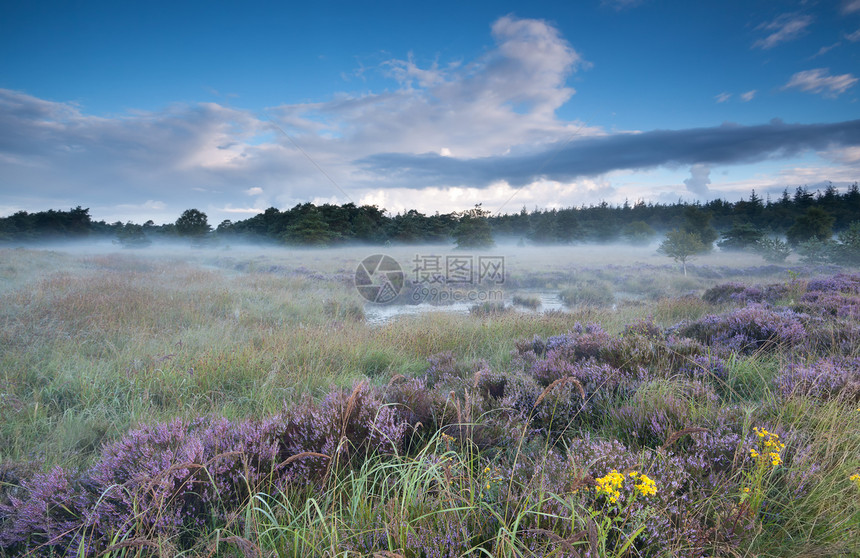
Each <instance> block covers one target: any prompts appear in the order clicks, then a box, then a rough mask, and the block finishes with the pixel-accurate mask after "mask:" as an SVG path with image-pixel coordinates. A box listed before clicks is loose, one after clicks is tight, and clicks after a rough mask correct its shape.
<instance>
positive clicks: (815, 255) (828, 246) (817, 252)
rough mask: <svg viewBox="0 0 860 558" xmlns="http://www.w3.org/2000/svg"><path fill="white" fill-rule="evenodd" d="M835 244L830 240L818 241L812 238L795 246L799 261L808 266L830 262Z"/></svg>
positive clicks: (834, 251) (834, 250)
mask: <svg viewBox="0 0 860 558" xmlns="http://www.w3.org/2000/svg"><path fill="white" fill-rule="evenodd" d="M836 247H837V246H836V243H835V242H833V241H832V240H830V239H827V240H820V239H818V238H815V237H812V238H810V239H808V240H805V241H803V242H801V243H799V244H798V245H797V254H798V255H799V256H800V261H801V262H803V263H805V264H809V265H819V264H824V263H828V262H831V261H832V260H833V258H834V255H835V253H836Z"/></svg>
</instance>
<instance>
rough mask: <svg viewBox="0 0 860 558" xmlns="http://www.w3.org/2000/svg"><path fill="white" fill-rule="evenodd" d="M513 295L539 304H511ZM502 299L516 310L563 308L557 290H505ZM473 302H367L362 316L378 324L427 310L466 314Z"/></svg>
mask: <svg viewBox="0 0 860 558" xmlns="http://www.w3.org/2000/svg"><path fill="white" fill-rule="evenodd" d="M515 297H522V298H526V299H532V300H534V299H537V300H539V301H540V306H539V307H537V308H534V309H532V308H527V307H524V306H521V305H518V304H513V300H514V298H515ZM503 301H504V304H505V306H506V307H511V308H513V309H514V310H515V311H517V312H526V313H540V312H547V311H551V310H555V311H558V310H564V309H565V306H564V304H563V303H562V301H561V298H559V291H557V290H539V289H521V290H516V291H510V292H505V293H504V298H503ZM475 304H478V303H477V302H475V301H461V302H450V303H447V304H430V303H421V304H373V303H370V302H368V303H366V304H365V305H364V316H365V321H366V322H367V323H368V324H372V325H378V324H384V323H387V322H390V321H392V320H394V319H395V318H398V317H400V316H417V315H420V314H426V313H428V312H445V313H447V314H462V315H466V314H468V313H469V310H470V309H471V308H472V307H473V306H475Z"/></svg>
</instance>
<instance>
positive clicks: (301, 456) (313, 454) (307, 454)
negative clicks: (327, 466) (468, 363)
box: [278, 451, 331, 469]
mask: <svg viewBox="0 0 860 558" xmlns="http://www.w3.org/2000/svg"><path fill="white" fill-rule="evenodd" d="M305 457H320V458H322V459H329V460H330V459H331V457H330V456H328V455H326V454H324V453H317V452H315V451H303V452H301V453H297V454H295V455H291V456H290V457H288V458H286V459H285V460H284V461H282V462H281V463H280V464H279V465H278V468H279V469H280V468H281V467H284V466H286V465H289V464H290V463H292V462H293V461H298V460H299V459H304V458H305Z"/></svg>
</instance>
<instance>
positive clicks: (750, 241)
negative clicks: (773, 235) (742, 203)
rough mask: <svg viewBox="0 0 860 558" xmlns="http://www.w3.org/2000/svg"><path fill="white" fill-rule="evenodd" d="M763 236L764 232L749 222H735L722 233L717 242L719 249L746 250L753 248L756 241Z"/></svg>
mask: <svg viewBox="0 0 860 558" xmlns="http://www.w3.org/2000/svg"><path fill="white" fill-rule="evenodd" d="M762 238H764V232H763V231H762V230H760V229H759V228H758V227H756V226H755V225H751V224H749V223H742V224H736V225H735V226H733V227H732V228H731V229H729V230H727V231H726V232H724V233H723V234H722V238H721V239H720V241H719V242H717V246H719V247H720V249H721V250H748V249H750V248H755V246H756V243H757V242H758V241H759V240H761V239H762Z"/></svg>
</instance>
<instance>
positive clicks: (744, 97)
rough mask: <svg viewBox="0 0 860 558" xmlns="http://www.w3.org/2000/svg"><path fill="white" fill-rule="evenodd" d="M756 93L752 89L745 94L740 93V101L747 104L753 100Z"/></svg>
mask: <svg viewBox="0 0 860 558" xmlns="http://www.w3.org/2000/svg"><path fill="white" fill-rule="evenodd" d="M757 92H758V91H757V90H755V89H753V90H751V91H747V92H746V93H741V100H742V101H743V102H745V103H748V102H750V101H752V100H753V97H755V94H756V93H757Z"/></svg>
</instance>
